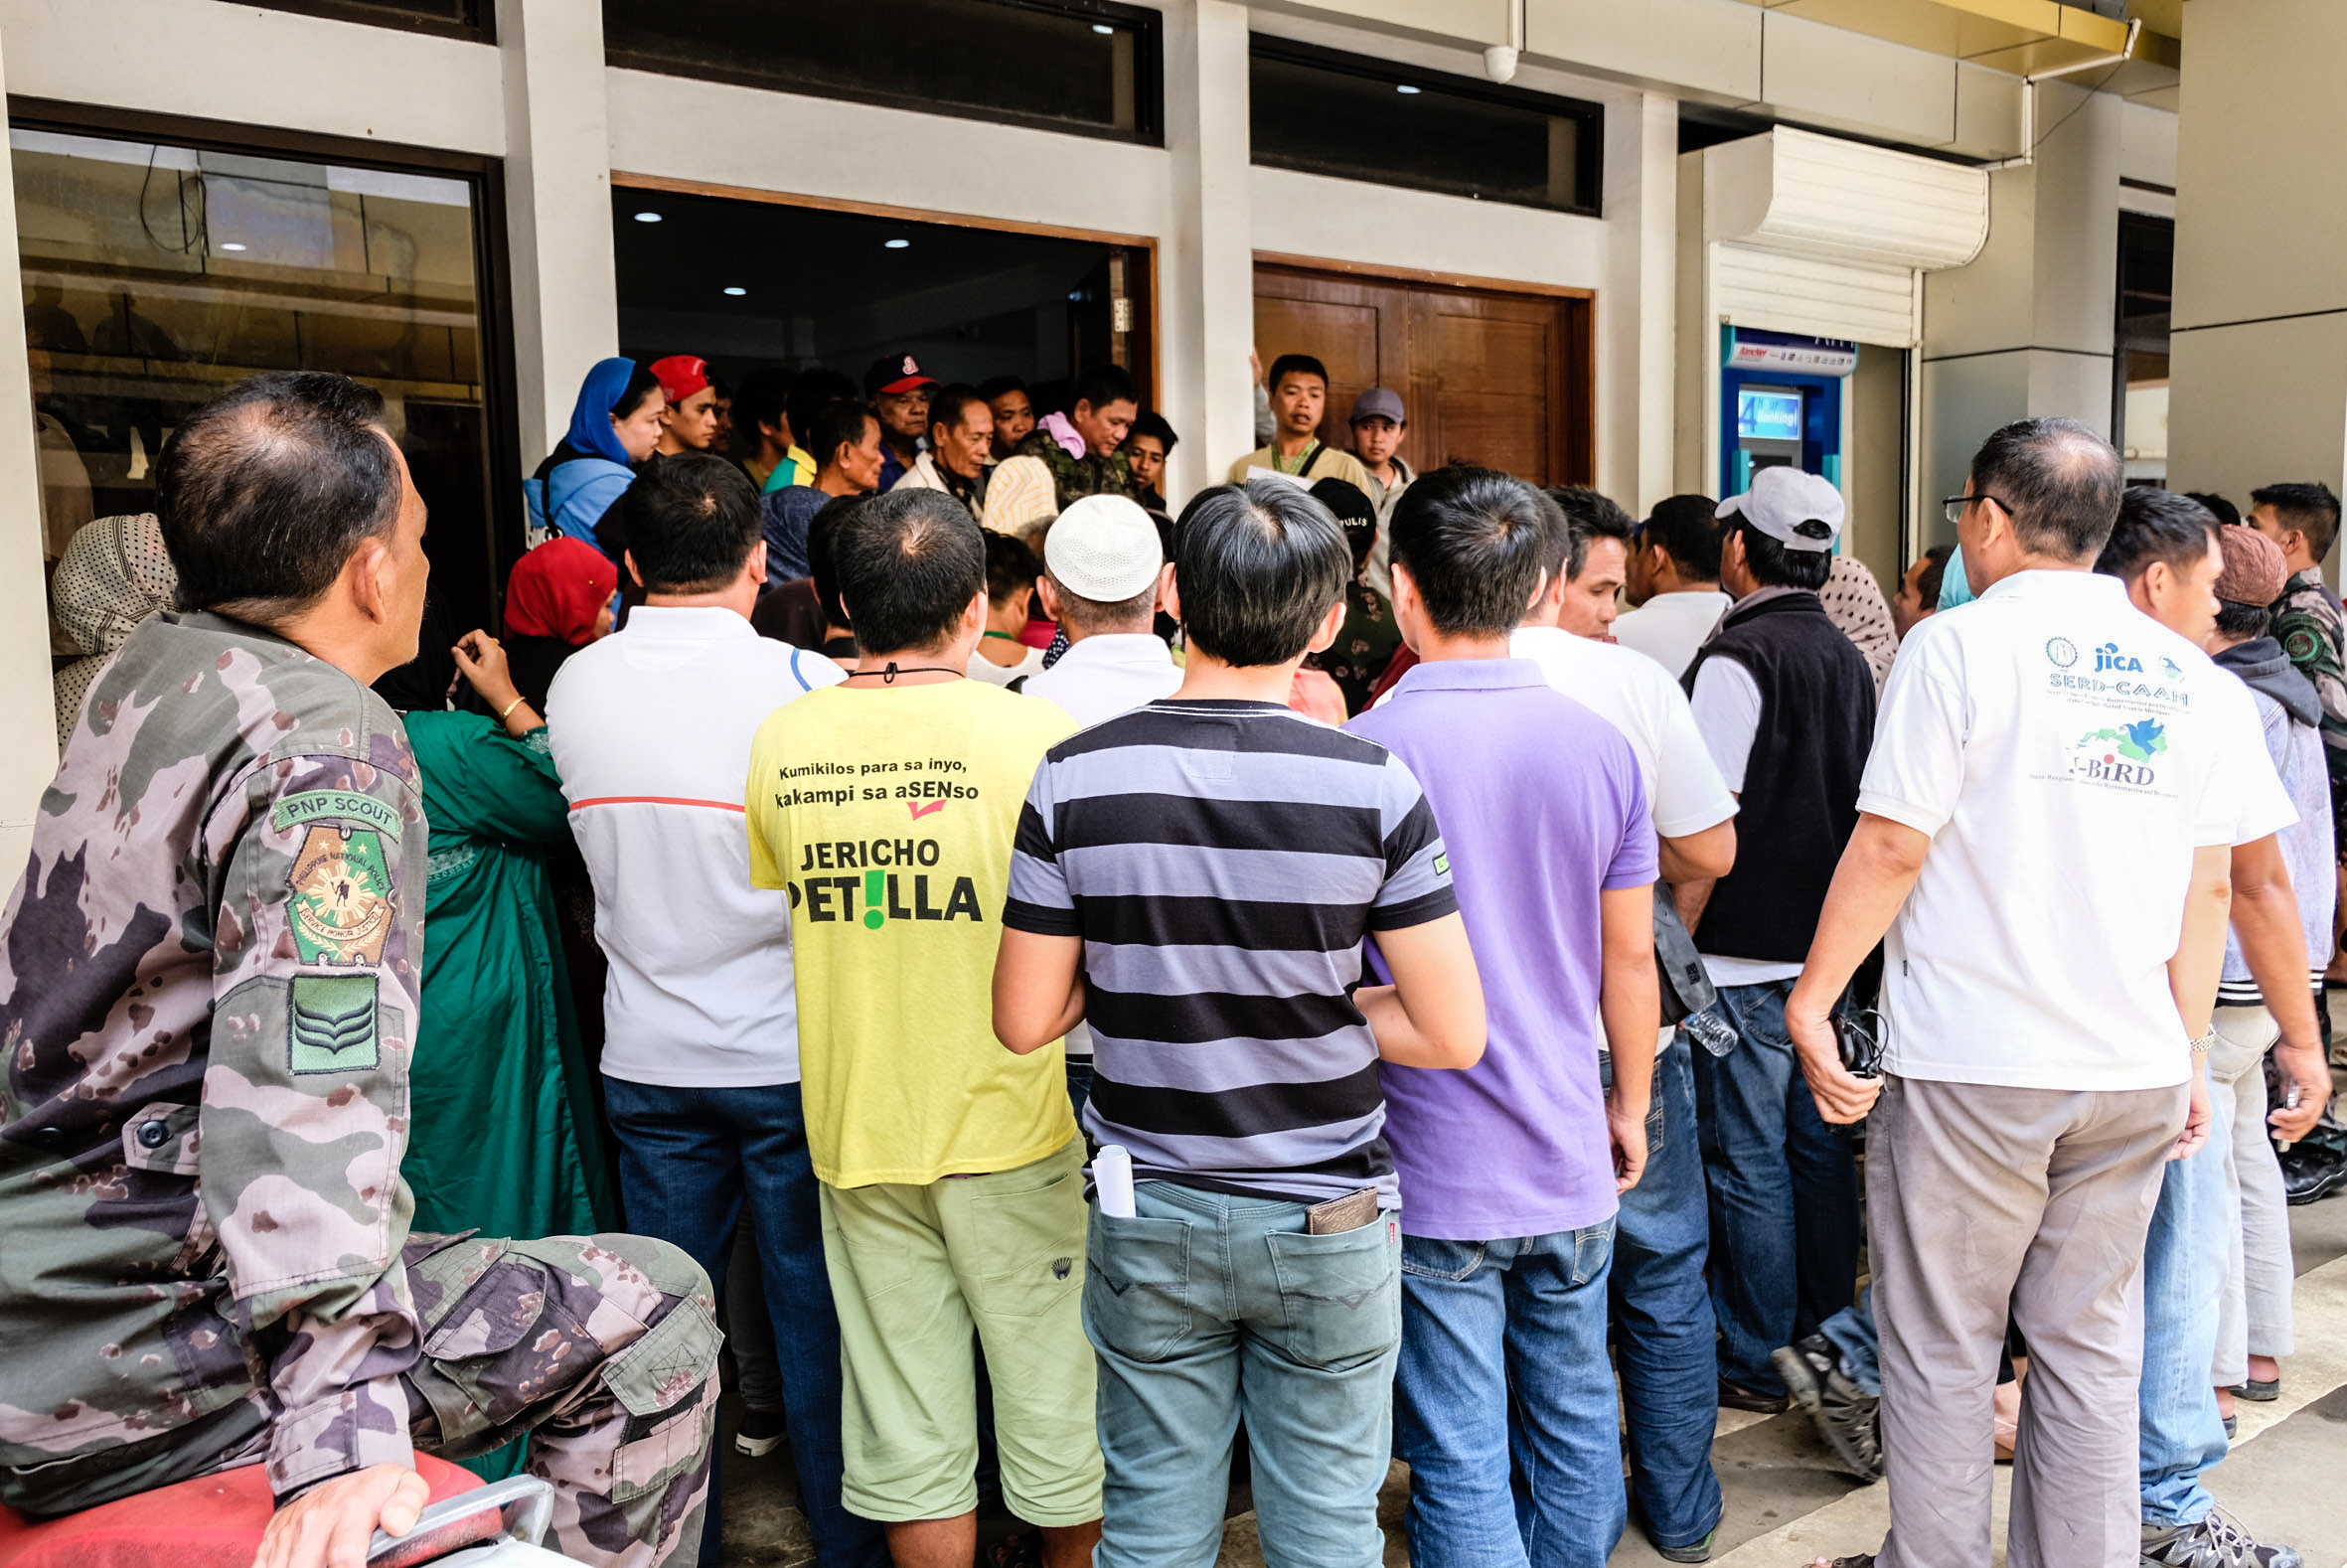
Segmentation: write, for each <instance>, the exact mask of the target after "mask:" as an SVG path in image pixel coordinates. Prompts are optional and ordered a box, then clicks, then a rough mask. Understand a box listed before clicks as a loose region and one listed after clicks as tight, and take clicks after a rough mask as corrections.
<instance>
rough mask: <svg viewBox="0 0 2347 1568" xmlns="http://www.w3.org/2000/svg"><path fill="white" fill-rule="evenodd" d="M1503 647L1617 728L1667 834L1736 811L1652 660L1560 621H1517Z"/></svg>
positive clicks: (1698, 827)
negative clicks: (1545, 623) (1561, 624)
mask: <svg viewBox="0 0 2347 1568" xmlns="http://www.w3.org/2000/svg"><path fill="white" fill-rule="evenodd" d="M1507 651H1508V652H1509V653H1511V654H1513V655H1514V656H1515V657H1516V658H1518V659H1529V660H1531V661H1532V662H1533V663H1534V664H1537V665H1538V666H1540V673H1541V674H1542V675H1544V676H1546V677H1547V678H1548V684H1549V685H1550V686H1553V687H1555V688H1556V689H1557V690H1558V691H1560V692H1562V693H1564V694H1565V696H1567V697H1569V698H1571V699H1573V701H1575V702H1577V703H1579V704H1580V705H1581V706H1584V707H1586V708H1589V709H1590V710H1591V711H1593V712H1595V713H1596V714H1597V715H1598V716H1599V717H1600V718H1603V719H1604V720H1605V721H1606V722H1607V723H1609V724H1612V725H1613V726H1614V727H1615V728H1616V729H1619V730H1621V731H1622V736H1623V738H1624V739H1626V740H1628V741H1629V742H1630V749H1631V750H1632V751H1634V752H1636V753H1637V754H1638V770H1639V777H1640V781H1641V782H1642V783H1643V784H1644V785H1645V789H1646V802H1647V804H1648V805H1649V806H1650V807H1651V808H1652V810H1653V819H1654V831H1655V832H1656V833H1658V834H1660V835H1661V836H1662V837H1663V838H1665V839H1680V838H1684V837H1686V836H1687V835H1688V834H1690V833H1701V832H1702V831H1703V830H1704V829H1706V828H1711V827H1716V826H1718V825H1719V824H1720V823H1723V822H1726V821H1727V820H1728V819H1729V818H1730V817H1733V816H1735V815H1736V797H1735V796H1733V795H1731V794H1730V793H1728V785H1727V783H1726V781H1725V780H1723V779H1722V778H1721V777H1720V770H1719V768H1718V767H1717V766H1716V765H1715V764H1714V763H1713V762H1712V760H1711V753H1710V752H1709V751H1708V750H1707V749H1705V747H1704V744H1703V736H1702V735H1701V734H1700V733H1699V732H1698V731H1697V730H1696V728H1695V718H1694V715H1693V713H1691V712H1690V711H1689V710H1688V707H1687V696H1686V694H1685V693H1684V692H1681V691H1680V690H1679V688H1678V683H1677V682H1676V681H1673V680H1672V679H1671V678H1670V675H1669V673H1668V672H1667V671H1665V670H1664V669H1663V668H1662V667H1661V666H1660V665H1658V664H1656V663H1655V662H1654V661H1653V660H1651V659H1648V658H1644V657H1643V656H1642V655H1639V654H1636V653H1633V652H1631V651H1630V650H1629V649H1627V648H1621V647H1616V646H1615V645H1613V644H1611V643H1601V642H1599V641H1597V640H1596V639H1595V638H1593V637H1576V636H1574V635H1573V634H1572V633H1571V632H1568V631H1566V630H1565V629H1564V628H1562V627H1559V626H1519V627H1517V628H1516V629H1515V631H1514V633H1513V634H1511V635H1510V636H1509V637H1508V639H1507Z"/></svg>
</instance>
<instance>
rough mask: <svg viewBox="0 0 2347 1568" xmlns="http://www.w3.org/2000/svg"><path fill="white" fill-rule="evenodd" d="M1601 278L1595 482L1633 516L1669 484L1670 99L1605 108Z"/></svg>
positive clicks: (1640, 98) (1674, 212)
mask: <svg viewBox="0 0 2347 1568" xmlns="http://www.w3.org/2000/svg"><path fill="white" fill-rule="evenodd" d="M1605 189H1606V208H1605V216H1606V282H1605V287H1604V288H1603V289H1601V290H1600V291H1599V294H1598V301H1597V314H1598V321H1597V336H1598V352H1597V361H1598V364H1597V371H1598V378H1597V380H1598V399H1597V404H1598V434H1597V469H1598V471H1597V485H1598V488H1599V489H1600V490H1602V491H1604V492H1605V493H1606V494H1607V495H1609V496H1612V497H1613V498H1614V499H1615V500H1616V501H1619V502H1620V503H1621V504H1622V505H1623V506H1624V507H1625V508H1627V509H1629V510H1630V512H1631V514H1632V515H1633V516H1634V517H1643V516H1645V514H1646V511H1647V509H1649V508H1651V507H1652V506H1653V504H1654V503H1655V502H1657V501H1659V500H1661V499H1662V498H1663V497H1664V496H1667V495H1669V494H1671V493H1672V491H1673V489H1674V488H1675V487H1674V486H1673V484H1672V482H1671V481H1672V472H1671V469H1672V456H1673V435H1674V433H1675V432H1674V429H1673V417H1674V405H1673V395H1674V391H1675V387H1676V375H1677V353H1678V317H1677V309H1676V289H1677V285H1678V222H1679V219H1678V99H1676V98H1674V97H1671V96H1669V95H1668V94H1667V93H1660V92H1642V93H1638V94H1635V95H1633V96H1630V97H1627V98H1624V99H1622V100H1619V101H1617V102H1614V103H1611V104H1609V105H1608V107H1607V111H1606V186H1605Z"/></svg>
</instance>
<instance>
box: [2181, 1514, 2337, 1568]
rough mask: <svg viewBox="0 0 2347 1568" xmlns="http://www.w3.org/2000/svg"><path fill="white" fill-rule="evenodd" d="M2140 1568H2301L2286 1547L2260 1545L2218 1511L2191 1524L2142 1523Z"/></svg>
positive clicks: (2300, 1562) (2300, 1561)
mask: <svg viewBox="0 0 2347 1568" xmlns="http://www.w3.org/2000/svg"><path fill="white" fill-rule="evenodd" d="M2143 1568H2302V1559H2301V1558H2300V1557H2299V1556H2298V1554H2297V1553H2296V1552H2294V1551H2292V1550H2290V1549H2289V1548H2288V1547H2287V1546H2262V1545H2260V1544H2259V1543H2258V1542H2257V1541H2256V1540H2254V1539H2252V1538H2251V1536H2250V1532H2249V1531H2247V1530H2245V1529H2243V1528H2242V1527H2241V1526H2240V1525H2238V1524H2236V1523H2234V1522H2233V1521H2232V1520H2231V1519H2229V1518H2226V1517H2225V1516H2224V1515H2223V1514H2221V1513H2213V1512H2212V1513H2211V1514H2210V1515H2209V1516H2208V1517H2207V1518H2205V1519H2199V1520H2196V1521H2194V1522H2193V1523H2190V1524H2169V1525H2157V1524H2146V1525H2144V1526H2143Z"/></svg>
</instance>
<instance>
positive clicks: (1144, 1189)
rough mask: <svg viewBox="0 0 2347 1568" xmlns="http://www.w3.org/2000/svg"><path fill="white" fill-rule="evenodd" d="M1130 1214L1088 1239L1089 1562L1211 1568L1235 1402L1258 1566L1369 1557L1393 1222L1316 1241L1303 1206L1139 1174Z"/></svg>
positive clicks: (1378, 1546) (1389, 1329) (1391, 1315)
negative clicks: (1096, 1514) (1093, 1424)
mask: <svg viewBox="0 0 2347 1568" xmlns="http://www.w3.org/2000/svg"><path fill="white" fill-rule="evenodd" d="M1134 1207H1135V1209H1136V1210H1137V1211H1138V1212H1137V1213H1136V1215H1135V1216H1134V1217H1133V1218H1131V1219H1111V1218H1108V1217H1106V1216H1104V1215H1103V1214H1102V1213H1101V1212H1100V1210H1099V1208H1098V1207H1097V1206H1095V1207H1094V1209H1093V1211H1092V1221H1091V1231H1090V1235H1089V1237H1088V1238H1087V1241H1086V1247H1085V1253H1086V1255H1085V1260H1084V1269H1085V1274H1084V1332H1085V1333H1087V1334H1089V1335H1090V1336H1091V1339H1092V1345H1093V1348H1094V1349H1096V1350H1097V1351H1098V1352H1099V1356H1100V1395H1099V1400H1100V1403H1099V1412H1100V1452H1101V1455H1102V1457H1103V1458H1104V1459H1106V1461H1107V1462H1108V1482H1107V1487H1106V1490H1105V1491H1104V1493H1103V1504H1104V1517H1103V1519H1102V1521H1101V1541H1100V1547H1099V1550H1098V1552H1097V1553H1096V1554H1095V1556H1094V1557H1093V1562H1094V1564H1095V1565H1096V1568H1212V1564H1213V1562H1214V1560H1215V1557H1216V1556H1217V1555H1218V1554H1219V1553H1220V1551H1221V1547H1222V1515H1223V1509H1224V1506H1225V1504H1226V1502H1227V1500H1228V1497H1229V1493H1230V1454H1231V1443H1232V1439H1233V1436H1234V1434H1235V1433H1236V1431H1237V1428H1238V1423H1239V1418H1240V1417H1241V1416H1242V1415H1243V1416H1245V1417H1246V1421H1247V1451H1248V1457H1249V1459H1250V1461H1251V1462H1252V1467H1253V1475H1254V1490H1255V1519H1256V1526H1257V1530H1258V1532H1259V1534H1260V1537H1261V1540H1262V1543H1263V1555H1264V1558H1265V1560H1266V1561H1267V1562H1269V1563H1271V1564H1273V1565H1274V1568H1301V1565H1303V1564H1307V1563H1310V1564H1314V1565H1316V1568H1378V1565H1379V1564H1380V1563H1382V1562H1383V1561H1384V1534H1383V1532H1382V1531H1380V1530H1379V1529H1378V1528H1377V1490H1378V1488H1379V1487H1381V1486H1382V1485H1384V1482H1385V1473H1386V1470H1387V1468H1388V1466H1389V1464H1390V1462H1391V1458H1392V1454H1393V1414H1392V1412H1393V1404H1392V1396H1393V1366H1394V1352H1395V1347H1396V1346H1397V1345H1398V1344H1399V1343H1400V1341H1401V1333H1402V1323H1401V1287H1400V1282H1399V1278H1398V1275H1399V1266H1400V1262H1401V1253H1402V1244H1401V1237H1400V1234H1399V1229H1398V1226H1397V1225H1396V1222H1395V1218H1394V1216H1393V1215H1392V1214H1390V1213H1387V1214H1381V1215H1379V1216H1378V1217H1377V1219H1376V1220H1374V1221H1373V1222H1371V1223H1369V1224H1367V1225H1363V1226H1361V1227H1360V1228H1358V1229H1356V1230H1348V1231H1341V1232H1339V1233H1337V1234H1335V1235H1328V1236H1312V1235H1307V1234H1305V1230H1304V1205H1302V1204H1300V1203H1286V1202H1280V1201H1278V1200H1276V1199H1271V1198H1250V1197H1236V1196H1233V1195H1231V1194H1229V1193H1225V1192H1208V1191H1204V1190H1202V1189H1200V1188H1197V1187H1186V1186H1177V1185H1175V1184H1174V1183H1173V1182H1170V1181H1150V1182H1145V1183H1143V1184H1142V1185H1141V1186H1140V1187H1139V1188H1138V1189H1137V1190H1136V1192H1135V1194H1134ZM1600 1292H1601V1294H1600V1297H1599V1300H1600V1302H1601V1304H1602V1302H1603V1300H1604V1297H1603V1294H1602V1292H1603V1287H1602V1286H1601V1287H1600ZM1601 1322H1602V1319H1601ZM1600 1364H1601V1365H1602V1364H1603V1358H1602V1356H1601V1357H1600ZM1611 1415H1612V1412H1611V1409H1610V1408H1609V1410H1608V1418H1609V1419H1611ZM1620 1474H1621V1471H1620V1467H1619V1465H1617V1467H1616V1469H1615V1471H1614V1475H1615V1476H1617V1477H1619V1475H1620ZM1619 1487H1620V1483H1619V1481H1617V1482H1616V1488H1617V1490H1619Z"/></svg>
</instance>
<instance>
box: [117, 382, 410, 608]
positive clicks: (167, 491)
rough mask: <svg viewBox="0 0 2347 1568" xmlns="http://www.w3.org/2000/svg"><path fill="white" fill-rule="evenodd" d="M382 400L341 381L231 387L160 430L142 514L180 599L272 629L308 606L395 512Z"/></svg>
mask: <svg viewBox="0 0 2347 1568" xmlns="http://www.w3.org/2000/svg"><path fill="white" fill-rule="evenodd" d="M383 416H384V415H383V397H382V395H381V394H380V393H378V392H376V391H375V390H374V389H373V388H371V387H365V386H362V385H360V384H359V383H358V382H355V381H352V380H351V379H350V378H349V377H347V376H334V375H330V374H328V373H326V372H323V371H284V372H276V373H272V374H270V375H267V376H254V377H251V378H249V379H248V380H245V381H241V382H238V383H237V384H236V385H235V386H234V387H232V388H230V389H229V390H228V391H227V392H223V393H222V394H221V395H220V396H218V397H216V398H214V399H213V400H212V401H211V402H208V403H206V404H205V405H204V406H203V407H202V408H199V409H197V410H196V412H195V414H194V415H193V416H192V417H191V418H190V419H188V421H187V422H186V423H185V424H182V425H181V426H180V427H179V428H178V429H176V430H174V431H173V432H172V435H171V439H170V440H169V441H168V442H166V443H165V444H164V447H163V455H162V457H161V459H160V461H159V462H158V463H157V465H156V473H155V492H156V494H155V510H156V515H157V517H158V518H159V519H160V521H161V523H162V526H163V543H164V547H165V548H166V549H169V550H170V552H171V562H172V565H173V566H175V567H176V568H178V571H179V602H180V607H181V608H183V609H190V610H203V609H217V610H221V611H223V612H224V613H228V614H232V615H235V616H236V617H237V618H238V619H241V620H247V621H251V622H253V623H254V624H256V625H263V626H276V625H280V624H282V623H284V622H285V621H288V620H291V619H293V618H294V617H296V616H298V615H300V614H301V613H302V612H303V611H304V610H307V609H308V608H310V607H311V606H313V605H315V604H316V603H317V602H318V600H319V599H320V598H321V597H322V596H323V595H324V594H325V592H326V590H327V589H328V588H329V587H331V586H332V585H333V584H334V582H335V580H336V578H337V577H339V576H340V575H341V574H342V570H343V567H344V565H345V564H346V563H347V562H348V561H349V560H350V558H351V556H352V554H353V553H354V552H355V551H356V550H357V549H359V548H360V547H361V546H362V545H363V544H365V543H366V542H367V541H369V540H371V539H373V540H388V539H389V538H390V537H391V532H392V529H393V527H394V525H395V524H396V523H397V521H398V518H399V508H400V502H401V499H402V495H403V479H402V473H401V465H400V462H399V454H398V452H397V451H396V450H395V449H394V448H393V447H392V445H391V437H390V435H388V434H387V433H386V432H385V430H384V425H383Z"/></svg>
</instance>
